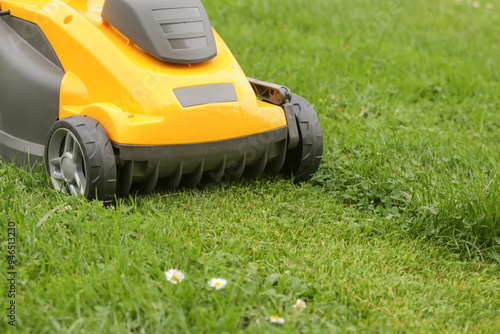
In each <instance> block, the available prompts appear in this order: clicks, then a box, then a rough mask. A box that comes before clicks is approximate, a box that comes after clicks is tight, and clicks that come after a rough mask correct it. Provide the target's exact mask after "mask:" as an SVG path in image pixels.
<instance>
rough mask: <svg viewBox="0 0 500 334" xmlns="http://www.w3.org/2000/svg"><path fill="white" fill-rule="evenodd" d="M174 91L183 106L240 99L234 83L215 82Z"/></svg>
mask: <svg viewBox="0 0 500 334" xmlns="http://www.w3.org/2000/svg"><path fill="white" fill-rule="evenodd" d="M174 93H175V96H176V97H177V99H178V100H179V102H180V103H181V105H182V106H183V107H191V106H197V105H202V104H209V103H221V102H236V101H238V97H237V96H236V91H235V90H234V86H233V84H215V85H203V86H193V87H186V88H178V89H174Z"/></svg>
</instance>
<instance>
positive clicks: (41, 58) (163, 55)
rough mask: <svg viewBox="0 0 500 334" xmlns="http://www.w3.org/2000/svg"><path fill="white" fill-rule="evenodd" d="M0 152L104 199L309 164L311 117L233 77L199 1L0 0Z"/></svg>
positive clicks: (274, 93)
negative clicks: (42, 165) (42, 167)
mask: <svg viewBox="0 0 500 334" xmlns="http://www.w3.org/2000/svg"><path fill="white" fill-rule="evenodd" d="M0 40H1V43H0V65H1V70H0V156H1V158H2V159H3V160H5V161H6V162H9V163H12V162H14V163H17V164H18V165H27V164H35V163H37V162H39V161H42V160H43V159H44V161H45V164H46V169H47V172H48V174H49V176H50V178H51V179H52V182H53V184H54V187H55V188H56V189H57V190H60V191H62V192H66V193H69V194H73V195H79V194H81V195H83V196H84V197H86V198H88V199H95V198H98V199H99V200H103V201H111V200H113V198H114V196H115V195H117V196H125V195H126V194H127V193H129V192H130V190H131V189H137V190H139V191H140V192H142V193H149V192H151V191H152V190H153V189H154V188H155V187H156V186H157V184H158V183H161V184H162V185H163V186H164V187H166V188H176V187H178V186H179V185H183V186H187V187H194V186H196V185H198V184H200V183H201V184H207V183H218V182H220V181H223V180H227V181H231V180H235V179H237V178H239V177H240V176H242V175H248V176H250V177H256V176H258V175H261V174H262V173H269V174H276V173H280V172H282V173H284V174H286V175H294V179H295V181H307V180H308V179H310V178H311V177H312V176H313V175H314V173H315V172H316V171H317V169H318V167H319V164H320V161H321V156H322V151H323V136H322V131H321V126H320V124H319V120H318V117H317V115H316V112H315V111H314V109H313V108H312V106H311V105H310V104H309V103H308V102H307V101H306V100H305V99H304V98H302V97H300V96H298V95H295V94H292V93H291V92H290V90H289V89H288V88H286V87H284V86H280V85H275V84H271V83H266V82H262V81H258V80H254V79H250V78H247V77H246V76H245V74H244V73H243V71H242V69H241V68H240V66H239V65H238V63H237V62H236V60H235V59H234V57H233V55H232V54H231V52H230V51H229V49H228V47H227V46H226V45H225V44H224V42H223V41H222V39H221V38H220V36H219V35H218V34H217V33H216V32H215V31H214V30H213V28H212V26H211V24H210V21H209V18H208V15H207V12H206V10H205V8H204V7H203V5H202V3H201V2H200V1H199V0H36V1H35V0H31V1H30V0H0Z"/></svg>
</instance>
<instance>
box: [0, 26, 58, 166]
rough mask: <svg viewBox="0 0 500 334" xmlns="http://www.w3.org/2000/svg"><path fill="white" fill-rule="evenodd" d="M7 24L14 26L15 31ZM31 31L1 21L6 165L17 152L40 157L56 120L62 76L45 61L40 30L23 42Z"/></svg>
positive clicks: (0, 105) (0, 101)
mask: <svg viewBox="0 0 500 334" xmlns="http://www.w3.org/2000/svg"><path fill="white" fill-rule="evenodd" d="M6 20H7V21H9V22H10V23H13V22H14V23H13V24H12V26H13V27H14V28H15V29H16V30H14V29H13V28H11V26H10V25H9V24H7V23H6ZM32 28H33V26H32V24H31V23H29V22H26V21H23V20H19V19H16V18H13V17H1V18H0V41H1V42H0V64H2V67H1V68H2V70H1V71H0V132H1V133H2V136H1V137H0V142H1V145H0V156H2V157H3V158H5V159H6V160H7V161H10V158H11V155H12V153H13V152H16V151H17V152H19V153H21V154H22V155H24V153H25V152H28V151H29V152H30V155H32V156H40V154H41V147H42V146H44V145H45V141H46V138H47V132H48V130H49V129H50V127H51V126H52V124H53V123H54V122H55V121H57V119H58V117H59V92H60V87H61V82H62V78H63V76H64V72H63V71H62V70H61V68H59V67H58V66H56V65H55V64H54V63H53V61H54V59H53V58H52V60H49V59H48V58H47V57H49V58H51V56H50V55H49V53H50V52H49V50H47V49H44V47H42V45H44V44H45V43H46V38H45V36H44V35H43V34H42V33H41V31H40V30H39V29H38V30H30V31H33V32H35V33H36V34H38V35H35V34H34V35H30V38H28V40H30V42H29V41H27V40H26V39H25V38H24V37H27V36H26V35H25V33H26V30H24V29H32ZM37 28H38V27H37ZM17 29H19V31H17ZM23 36H24V37H23ZM36 36H38V37H36ZM37 39H38V40H37ZM40 39H42V40H40ZM45 45H46V46H47V44H45ZM48 47H49V48H50V45H49V46H48Z"/></svg>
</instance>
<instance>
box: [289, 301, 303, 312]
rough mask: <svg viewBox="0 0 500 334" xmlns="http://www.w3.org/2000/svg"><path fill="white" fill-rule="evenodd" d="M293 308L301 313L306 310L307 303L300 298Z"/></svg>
mask: <svg viewBox="0 0 500 334" xmlns="http://www.w3.org/2000/svg"><path fill="white" fill-rule="evenodd" d="M292 307H293V308H294V309H296V310H297V311H299V312H300V311H302V310H304V309H305V308H306V302H305V301H303V300H302V299H300V298H299V299H297V302H295V304H293V305H292Z"/></svg>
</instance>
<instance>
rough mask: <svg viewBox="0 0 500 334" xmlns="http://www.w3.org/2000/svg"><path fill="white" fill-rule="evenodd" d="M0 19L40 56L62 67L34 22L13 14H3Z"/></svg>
mask: <svg viewBox="0 0 500 334" xmlns="http://www.w3.org/2000/svg"><path fill="white" fill-rule="evenodd" d="M2 19H3V20H4V22H5V23H7V25H8V26H9V27H11V28H12V30H14V31H15V32H16V33H17V34H19V37H21V38H22V39H24V40H25V41H26V42H27V43H28V44H29V45H31V47H33V49H35V50H36V51H38V52H40V54H41V55H42V56H44V57H45V58H47V59H48V60H50V61H51V62H52V63H53V64H54V65H56V66H57V67H59V68H60V69H61V70H62V69H63V67H62V65H61V62H60V61H59V58H58V57H57V55H56V53H55V51H54V49H53V48H52V46H51V45H50V43H49V41H48V40H47V37H45V35H44V34H43V32H42V30H40V28H39V27H38V26H37V25H36V24H34V23H32V22H28V21H25V20H22V19H19V18H17V17H13V16H5V17H3V18H2Z"/></svg>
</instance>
